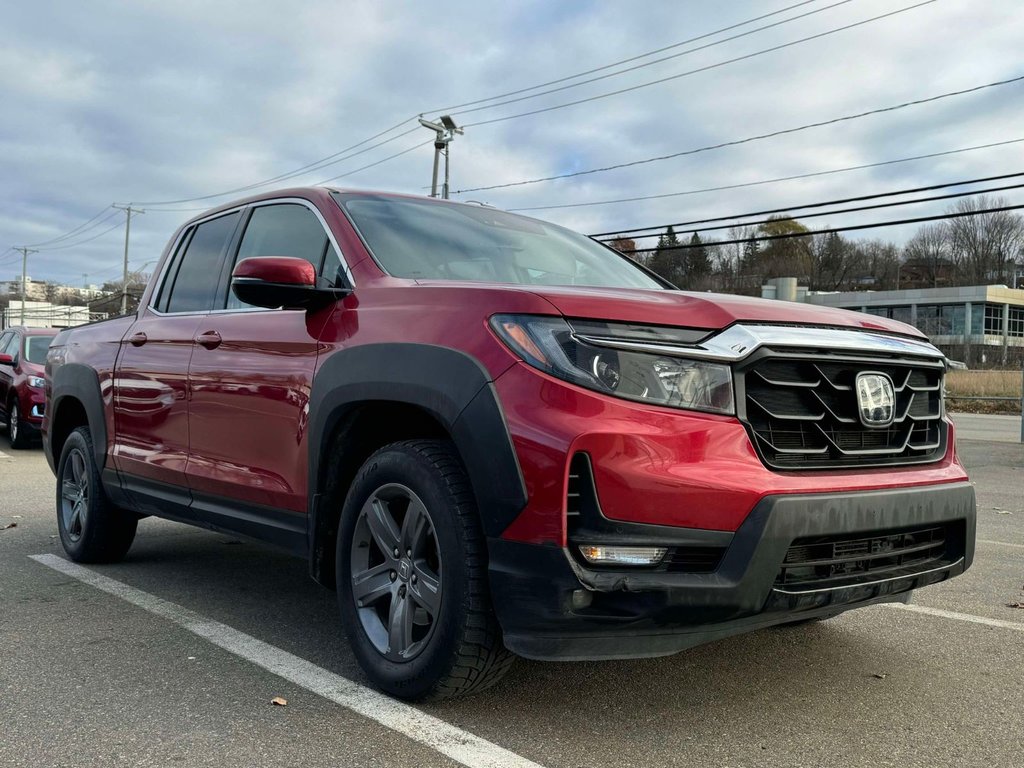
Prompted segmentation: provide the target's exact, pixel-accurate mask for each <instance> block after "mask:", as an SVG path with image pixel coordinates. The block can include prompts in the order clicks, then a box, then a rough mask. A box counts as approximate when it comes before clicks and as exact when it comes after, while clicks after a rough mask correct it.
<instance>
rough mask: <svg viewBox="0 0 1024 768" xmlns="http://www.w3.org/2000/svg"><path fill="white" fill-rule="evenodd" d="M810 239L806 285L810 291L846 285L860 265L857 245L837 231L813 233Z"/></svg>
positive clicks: (837, 288) (832, 288) (839, 288)
mask: <svg viewBox="0 0 1024 768" xmlns="http://www.w3.org/2000/svg"><path fill="white" fill-rule="evenodd" d="M810 240H811V242H810V243H809V247H810V258H811V274H810V280H809V281H808V287H809V288H810V289H811V290H812V291H838V290H842V289H843V288H845V287H847V283H848V282H849V281H850V279H851V278H852V277H854V276H855V274H854V273H855V272H857V271H858V268H859V267H860V266H861V265H860V263H859V262H860V261H861V259H860V255H861V254H860V253H859V252H858V248H857V246H856V245H855V244H854V243H852V242H850V241H849V240H846V239H844V238H842V237H840V235H839V233H838V232H829V233H827V234H824V235H815V236H814V237H813V238H810ZM868 274H870V272H869V273H868Z"/></svg>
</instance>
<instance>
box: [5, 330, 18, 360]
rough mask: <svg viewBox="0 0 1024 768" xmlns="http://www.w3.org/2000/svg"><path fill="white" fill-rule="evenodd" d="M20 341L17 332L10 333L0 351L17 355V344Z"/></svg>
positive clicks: (12, 355)
mask: <svg viewBox="0 0 1024 768" xmlns="http://www.w3.org/2000/svg"><path fill="white" fill-rule="evenodd" d="M20 341H21V340H20V339H19V338H18V334H16V333H12V334H11V335H10V336H8V337H7V338H6V339H5V342H4V346H3V347H0V352H3V353H4V354H5V355H10V356H11V357H17V356H18V344H19V343H20Z"/></svg>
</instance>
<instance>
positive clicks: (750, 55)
mask: <svg viewBox="0 0 1024 768" xmlns="http://www.w3.org/2000/svg"><path fill="white" fill-rule="evenodd" d="M934 2H936V0H924V2H920V3H916V4H914V5H908V6H906V7H905V8H899V9H897V10H895V11H890V12H889V13H883V14H881V15H879V16H872V17H871V18H870V19H864V20H862V21H857V22H854V23H852V24H847V25H845V26H842V27H836V28H834V29H829V30H826V31H825V32H819V33H818V34H816V35H810V36H809V37H802V38H800V39H799V40H792V41H790V42H788V43H783V44H781V45H775V46H772V47H770V48H764V49H762V50H760V51H754V52H753V53H748V54H746V55H744V56H737V57H736V58H732V59H728V60H726V61H720V62H718V63H716V64H709V65H707V66H704V67H699V68H697V69H691V70H689V71H687V72H680V73H679V74H676V75H670V76H668V77H662V78H659V79H657V80H650V81H648V82H646V83H639V84H637V85H633V86H630V87H629V88H620V89H618V90H615V91H609V92H607V93H599V94H597V95H595V96H590V97H588V98H585V99H577V100H576V101H569V102H566V103H564V104H555V105H553V106H550V107H542V108H540V109H533V110H530V111H529V112H519V113H517V114H513V115H505V116H503V117H495V118H492V119H490V120H481V121H479V122H476V123H467V124H466V125H465V126H463V127H464V128H472V127H474V126H478V125H490V124H492V123H500V122H503V121H505V120H515V119H517V118H520V117H529V116H531V115H539V114H541V113H543V112H551V111H553V110H556V109H565V108H566V107H574V106H577V105H578V104H587V103H589V102H592V101H598V100H599V99H607V98H609V97H610V96H619V95H621V94H623V93H629V92H631V91H638V90H640V89H641V88H649V87H651V86H652V85H660V84H661V83H667V82H669V81H671V80H678V79H679V78H681V77H687V76H689V75H694V74H697V73H699V72H707V71H709V70H712V69H717V68H718V67H724V66H726V65H728V64H735V63H736V62H739V61H746V60H747V59H752V58H754V57H756V56H762V55H764V54H766V53H772V52H774V51H780V50H782V49H784V48H790V47H792V46H794V45H800V44H802V43H806V42H810V41H811V40H818V39H820V38H822V37H827V36H828V35H834V34H837V33H839V32H845V31H846V30H848V29H853V28H854V27H860V26H863V25H865V24H870V23H872V22H875V21H880V20H881V19H885V18H888V17H890V16H895V15H896V14H899V13H906V12H907V11H912V10H914V9H915V8H920V7H921V6H924V5H930V4H931V3H934Z"/></svg>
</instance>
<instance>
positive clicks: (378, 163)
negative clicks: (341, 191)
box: [316, 139, 434, 186]
mask: <svg viewBox="0 0 1024 768" xmlns="http://www.w3.org/2000/svg"><path fill="white" fill-rule="evenodd" d="M433 143H434V140H433V139H427V140H426V141H422V142H420V143H419V144H413V145H412V146H411V147H408V148H407V149H403V150H402V151H401V152H395V154H393V155H388V156H387V157H385V158H384V159H382V160H378V161H377V162H375V163H370V164H369V165H364V166H363V167H361V168H356V169H355V170H352V171H346V172H345V173H339V174H338V175H337V176H332V177H331V178H329V179H324V180H323V181H318V182H317V183H316V186H320V185H321V184H327V183H328V182H331V181H335V180H337V179H340V178H343V177H345V176H352V175H353V174H356V173H359V172H360V171H365V170H366V169H367V168H373V167H374V166H375V165H380V164H381V163H386V162H387V161H388V160H394V159H395V158H396V157H401V156H402V155H407V154H409V153H410V152H412V151H413V150H416V149H419V148H420V147H425V146H427V144H433Z"/></svg>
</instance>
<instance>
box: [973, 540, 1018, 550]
mask: <svg viewBox="0 0 1024 768" xmlns="http://www.w3.org/2000/svg"><path fill="white" fill-rule="evenodd" d="M978 543H979V544H995V545H996V546H999V547H1014V548H1015V549H1024V544H1011V543H1010V542H1008V541H993V540H992V539H978Z"/></svg>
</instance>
